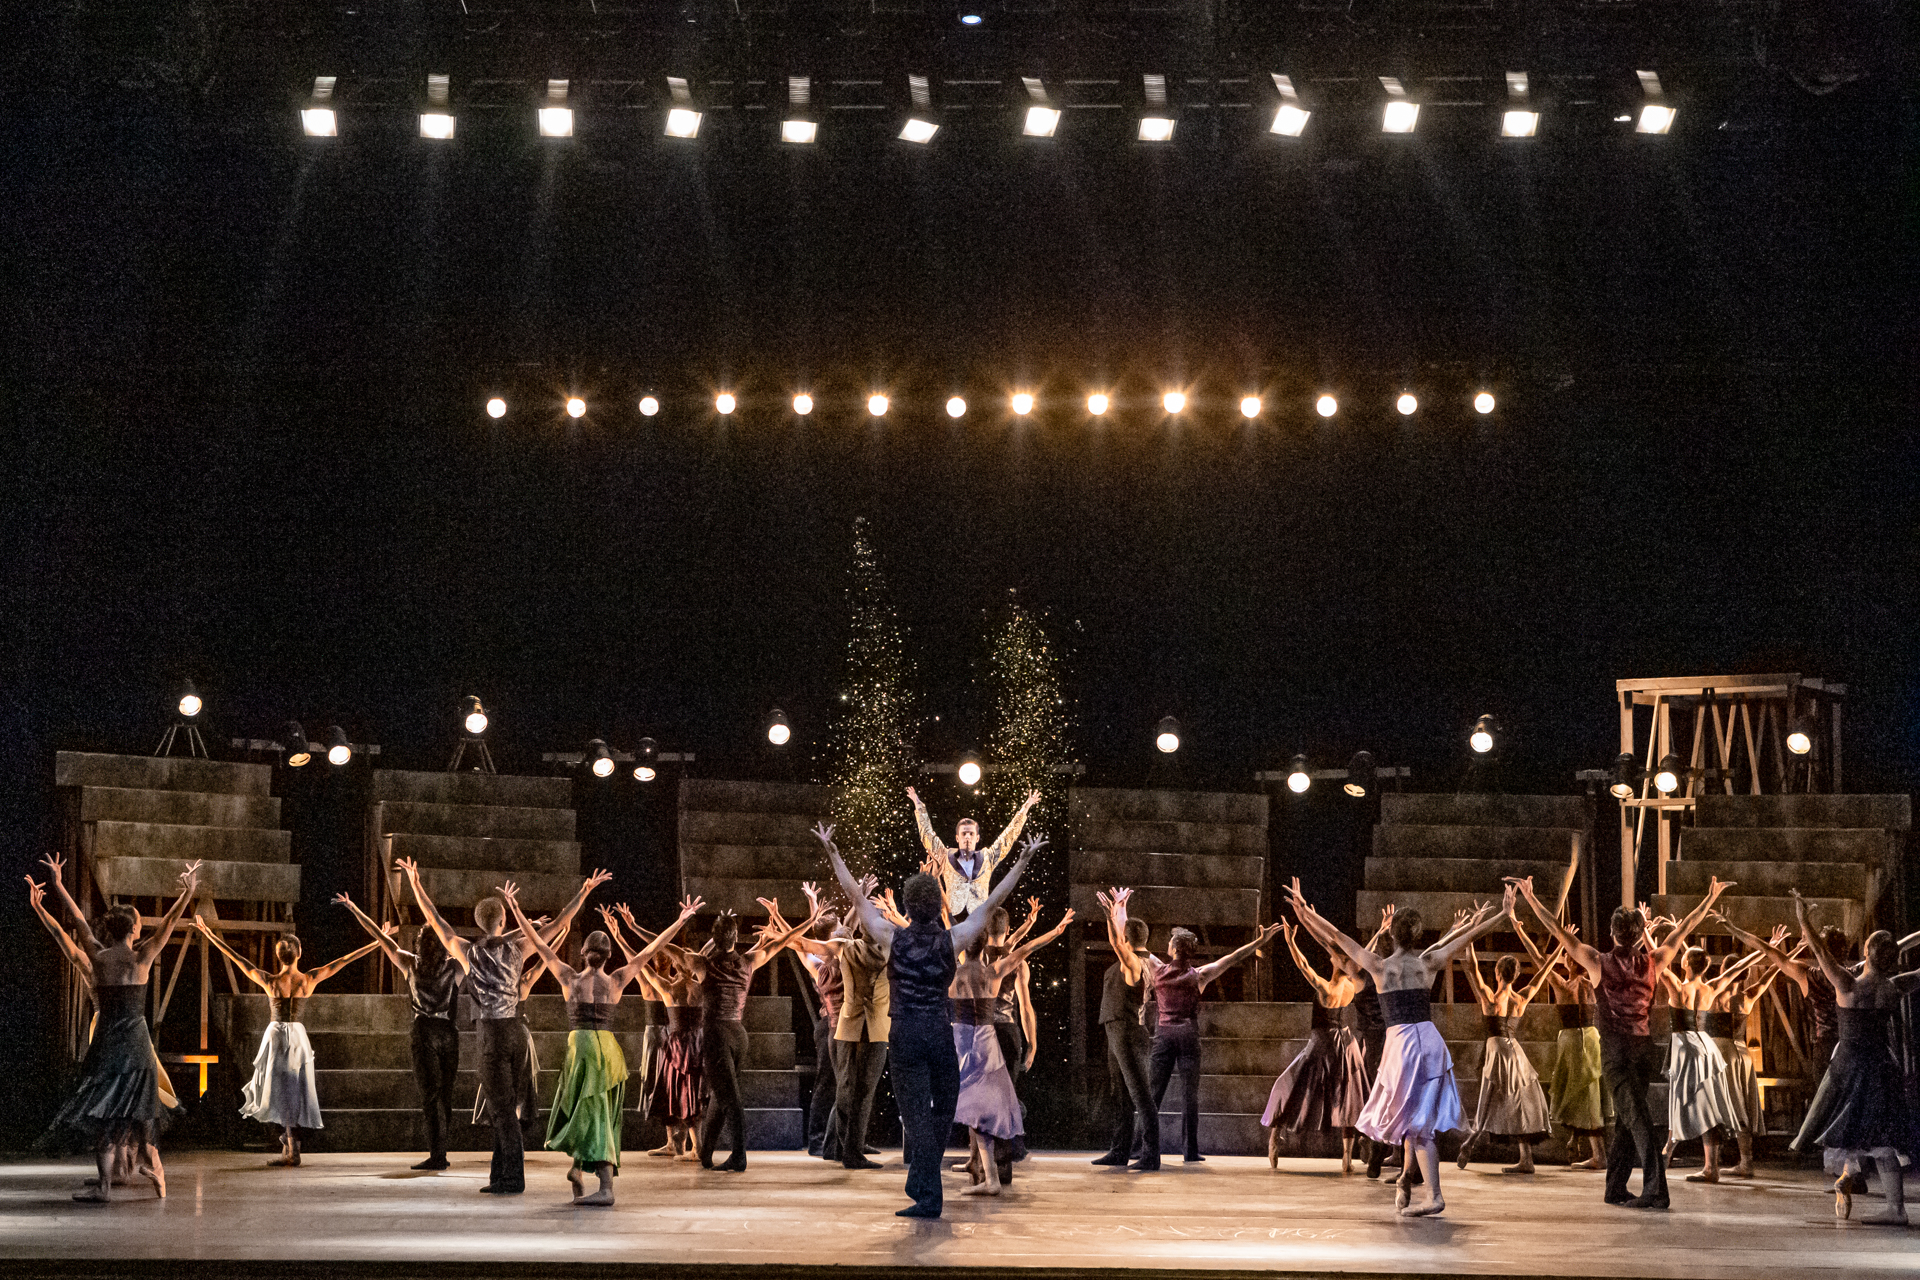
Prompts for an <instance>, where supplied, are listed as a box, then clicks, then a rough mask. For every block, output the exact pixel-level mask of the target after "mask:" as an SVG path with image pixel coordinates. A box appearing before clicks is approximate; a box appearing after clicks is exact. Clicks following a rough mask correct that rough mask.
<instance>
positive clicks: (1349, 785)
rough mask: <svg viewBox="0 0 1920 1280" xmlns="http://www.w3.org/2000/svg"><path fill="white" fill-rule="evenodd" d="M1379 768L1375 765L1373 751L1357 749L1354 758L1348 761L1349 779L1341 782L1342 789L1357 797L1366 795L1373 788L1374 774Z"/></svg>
mask: <svg viewBox="0 0 1920 1280" xmlns="http://www.w3.org/2000/svg"><path fill="white" fill-rule="evenodd" d="M1377 773H1379V770H1378V769H1376V768H1374V765H1373V752H1371V751H1356V752H1354V753H1353V759H1351V760H1349V761H1348V762H1347V780H1346V781H1345V782H1344V783H1342V784H1341V790H1343V791H1345V792H1346V793H1347V794H1348V795H1350V796H1353V797H1355V798H1360V797H1363V796H1365V795H1366V794H1367V793H1368V792H1370V791H1372V790H1373V780H1374V776H1375V775H1376V774H1377Z"/></svg>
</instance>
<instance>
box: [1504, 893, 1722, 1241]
mask: <svg viewBox="0 0 1920 1280" xmlns="http://www.w3.org/2000/svg"><path fill="white" fill-rule="evenodd" d="M1508 883H1509V884H1512V885H1514V886H1515V887H1517V888H1518V889H1519V891H1520V896H1521V897H1522V898H1524V899H1525V900H1526V903H1527V906H1528V907H1530V908H1531V909H1532V911H1533V914H1534V916H1535V917H1536V918H1538V919H1539V921H1540V924H1541V927H1543V928H1544V929H1545V930H1546V931H1547V932H1548V933H1549V934H1552V935H1553V939H1554V941H1555V942H1557V943H1559V944H1560V946H1562V947H1563V948H1565V949H1566V952H1567V956H1568V958H1569V959H1571V960H1572V961H1573V962H1574V963H1575V964H1577V965H1579V966H1580V967H1581V969H1583V970H1585V972H1586V974H1587V978H1588V980H1589V981H1591V982H1592V983H1593V985H1594V988H1595V991H1596V994H1597V998H1598V1001H1599V1004H1598V1006H1597V1007H1598V1009H1599V1015H1600V1017H1599V1021H1600V1069H1601V1073H1602V1075H1603V1076H1604V1078H1605V1080H1606V1085H1607V1092H1608V1093H1609V1094H1610V1095H1611V1096H1612V1098H1613V1117H1614V1119H1613V1123H1614V1133H1613V1138H1612V1141H1611V1143H1610V1144H1609V1147H1608V1150H1607V1182H1606V1189H1605V1191H1604V1193H1603V1194H1604V1198H1605V1200H1606V1203H1608V1204H1618V1205H1625V1206H1627V1207H1628V1208H1632V1209H1665V1208H1667V1207H1668V1205H1669V1203H1670V1200H1669V1198H1668V1193H1667V1165H1666V1160H1665V1159H1664V1158H1663V1157H1662V1156H1661V1154H1660V1148H1659V1146H1658V1144H1656V1143H1655V1141H1654V1122H1653V1115H1652V1112H1651V1110H1650V1108H1649V1106H1648V1103H1647V1090H1648V1088H1649V1087H1650V1086H1651V1085H1652V1083H1653V1080H1654V1077H1655V1076H1656V1075H1658V1074H1659V1071H1660V1060H1659V1055H1658V1051H1657V1050H1656V1049H1655V1048H1654V1045H1653V1036H1652V1035H1651V1034H1650V1033H1649V1030H1648V1025H1647V1017H1648V1011H1649V1010H1650V1009H1651V1008H1652V1005H1653V994H1654V991H1655V989H1656V987H1657V986H1658V984H1659V981H1660V974H1661V973H1662V972H1664V971H1665V970H1666V968H1667V966H1668V965H1670V964H1672V963H1673V959H1674V956H1675V955H1677V954H1678V953H1679V951H1680V949H1681V948H1682V947H1684V946H1685V945H1686V940H1687V935H1688V934H1690V933H1692V932H1693V931H1694V930H1695V929H1697V928H1699V927H1700V922H1701V921H1702V920H1705V919H1706V918H1707V913H1708V912H1710V911H1712V910H1713V906H1714V903H1716V902H1718V901H1719V900H1720V895H1721V894H1723V893H1725V892H1726V891H1727V890H1729V889H1731V888H1733V884H1732V883H1731V882H1729V881H1724V880H1721V879H1719V878H1717V877H1716V878H1715V879H1713V880H1712V881H1711V882H1710V883H1709V884H1708V886H1707V895H1706V897H1704V898H1702V899H1701V900H1700V903H1699V905H1698V906H1696V907H1695V908H1694V909H1693V910H1692V911H1691V912H1689V913H1688V914H1687V917H1686V918H1685V919H1684V920H1681V921H1680V922H1679V923H1678V924H1676V925H1675V926H1674V928H1673V931H1672V932H1671V933H1670V934H1669V936H1668V937H1667V940H1666V941H1665V942H1663V943H1661V944H1660V945H1659V946H1657V947H1656V946H1651V945H1650V940H1649V938H1648V937H1647V918H1646V916H1645V914H1644V913H1642V912H1640V911H1638V910H1635V909H1634V908H1631V907H1626V906H1620V907H1615V908H1614V911H1613V915H1612V917H1611V918H1610V919H1609V920H1608V931H1609V932H1610V933H1612V935H1613V948H1612V949H1611V950H1609V951H1601V950H1598V949H1597V948H1595V947H1591V946H1588V945H1587V944H1586V943H1584V942H1581V941H1580V940H1579V939H1578V938H1576V937H1574V935H1573V932H1572V931H1571V930H1570V929H1568V928H1567V927H1566V926H1565V925H1564V924H1562V923H1561V922H1560V918H1559V916H1558V915H1557V914H1556V913H1555V912H1552V911H1549V910H1548V909H1547V908H1546V907H1544V906H1542V905H1541V903H1540V900H1539V899H1538V898H1536V897H1535V896H1534V894H1533V878H1532V877H1531V876H1529V877H1527V878H1526V879H1524V880H1509V881H1508ZM1636 1160H1637V1162H1638V1163H1639V1165H1640V1194H1639V1195H1637V1196H1635V1195H1629V1194H1628V1192H1627V1179H1628V1178H1629V1177H1631V1176H1632V1174H1633V1168H1634V1164H1635V1162H1636Z"/></svg>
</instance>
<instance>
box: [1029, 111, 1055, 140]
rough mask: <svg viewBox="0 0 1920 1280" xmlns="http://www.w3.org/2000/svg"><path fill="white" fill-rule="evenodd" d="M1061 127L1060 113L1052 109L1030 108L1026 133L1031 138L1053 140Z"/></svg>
mask: <svg viewBox="0 0 1920 1280" xmlns="http://www.w3.org/2000/svg"><path fill="white" fill-rule="evenodd" d="M1059 127H1060V113H1059V112H1058V111H1055V110H1054V109H1053V108H1052V107H1028V108H1027V123H1026V128H1025V132H1026V135H1027V136H1028V137H1029V138H1051V137H1052V136H1053V131H1054V130H1055V129H1057V128H1059Z"/></svg>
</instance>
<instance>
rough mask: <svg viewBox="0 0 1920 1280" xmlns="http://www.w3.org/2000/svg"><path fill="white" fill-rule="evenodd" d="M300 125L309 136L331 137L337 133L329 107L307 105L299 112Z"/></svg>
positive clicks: (335, 123) (336, 125) (335, 122)
mask: <svg viewBox="0 0 1920 1280" xmlns="http://www.w3.org/2000/svg"><path fill="white" fill-rule="evenodd" d="M300 127H301V128H302V129H305V130H306V131H307V136H308V137H309V138H331V137H333V136H334V135H336V134H337V133H339V131H340V130H339V125H338V122H337V121H336V120H335V119H334V114H333V109H332V108H331V107H308V108H306V109H305V110H304V111H302V112H301V113H300Z"/></svg>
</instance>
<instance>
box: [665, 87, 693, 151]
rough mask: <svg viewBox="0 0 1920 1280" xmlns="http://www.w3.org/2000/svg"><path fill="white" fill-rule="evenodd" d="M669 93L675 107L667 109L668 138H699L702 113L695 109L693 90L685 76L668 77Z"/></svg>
mask: <svg viewBox="0 0 1920 1280" xmlns="http://www.w3.org/2000/svg"><path fill="white" fill-rule="evenodd" d="M667 92H668V93H669V94H671V95H672V97H673V105H672V106H670V107H668V108H667V136H668V137H669V138H697V137H699V136H700V113H699V112H698V111H696V110H694V107H693V90H692V89H690V88H689V87H688V85H687V78H686V77H685V76H668V77H667Z"/></svg>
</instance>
